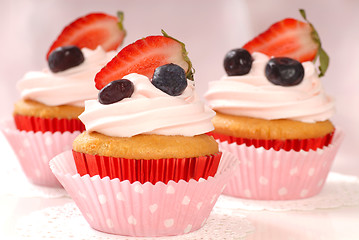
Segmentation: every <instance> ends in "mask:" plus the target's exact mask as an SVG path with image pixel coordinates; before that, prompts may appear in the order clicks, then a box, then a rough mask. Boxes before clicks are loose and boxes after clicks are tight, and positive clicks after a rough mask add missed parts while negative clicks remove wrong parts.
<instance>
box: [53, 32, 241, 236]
mask: <svg viewBox="0 0 359 240" xmlns="http://www.w3.org/2000/svg"><path fill="white" fill-rule="evenodd" d="M134 56H135V57H134ZM149 59H150V60H149ZM128 71H134V72H137V73H131V74H127V75H126V74H125V75H124V73H127V72H128ZM151 72H152V73H151ZM148 75H150V77H148ZM192 77H193V72H192V68H191V64H190V62H189V59H188V57H187V52H186V51H185V48H184V44H183V43H181V42H179V41H178V40H175V39H173V38H171V37H169V36H168V35H166V34H165V36H149V37H146V38H143V39H140V40H138V41H136V42H135V43H133V44H130V45H129V46H127V47H125V48H124V49H122V50H121V51H120V52H119V54H118V55H117V56H116V57H115V58H114V59H112V60H111V61H110V62H109V63H108V64H107V65H106V66H105V67H104V68H103V69H102V70H101V71H100V72H99V73H98V74H97V75H96V78H95V82H96V86H98V87H99V89H101V91H100V92H99V96H98V99H97V100H89V101H86V102H85V111H84V112H83V113H82V114H81V115H80V116H79V118H80V119H81V121H83V123H84V124H85V126H86V131H85V132H84V133H82V134H81V135H79V136H78V137H77V138H76V139H75V141H74V143H73V151H72V152H73V157H71V156H70V155H69V153H65V154H63V155H61V156H58V157H56V158H54V159H53V160H52V161H51V163H50V165H51V168H52V169H53V172H54V173H55V175H56V176H57V177H58V179H59V180H60V181H61V183H62V184H63V185H64V187H65V189H66V190H67V191H68V192H69V194H70V195H71V197H72V198H73V199H74V200H75V202H76V204H77V205H78V207H79V209H80V210H81V212H82V213H83V215H84V217H85V218H86V220H87V221H88V223H89V224H90V225H91V227H93V228H94V229H97V230H100V231H103V232H107V233H112V234H119V235H129V236H146V237H150V236H171V235H179V234H184V233H188V232H192V231H195V230H197V229H199V228H200V227H202V226H203V224H204V223H205V222H206V219H207V218H208V216H209V214H210V212H211V210H212V208H213V206H214V204H215V202H216V200H217V198H218V196H219V195H220V194H221V192H222V191H223V189H224V185H225V184H226V182H227V181H228V180H229V178H230V176H231V175H232V173H233V170H234V169H235V166H236V164H237V161H236V159H235V157H234V156H233V155H231V154H229V153H225V152H223V153H222V152H221V151H219V148H218V144H217V142H216V141H215V140H214V139H213V137H211V136H208V135H207V134H206V133H208V132H210V131H212V130H213V124H212V123H211V119H212V118H213V116H214V114H215V113H214V112H213V111H212V110H211V109H209V108H208V107H206V106H205V105H204V104H203V103H202V102H201V101H199V99H198V97H197V95H196V93H195V89H194V81H193V80H191V79H189V78H192ZM74 163H75V164H74ZM74 165H76V169H77V170H75V166H74ZM75 173H79V174H75Z"/></svg>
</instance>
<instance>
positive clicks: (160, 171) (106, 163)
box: [72, 151, 222, 184]
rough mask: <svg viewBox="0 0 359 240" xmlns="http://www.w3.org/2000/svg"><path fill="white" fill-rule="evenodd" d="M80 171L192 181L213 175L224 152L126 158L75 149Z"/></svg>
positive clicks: (148, 179)
mask: <svg viewBox="0 0 359 240" xmlns="http://www.w3.org/2000/svg"><path fill="white" fill-rule="evenodd" d="M72 153H73V156H74V159H75V164H76V168H77V171H78V173H79V174H80V175H81V176H83V175H86V174H89V175H90V177H92V176H95V175H99V176H100V177H101V178H103V177H106V176H108V177H109V178H110V179H114V178H118V179H119V180H121V181H122V180H129V181H130V183H133V182H136V181H139V182H140V183H145V182H151V183H152V184H155V183H156V182H159V181H161V182H164V183H165V184H166V183H168V181H170V180H172V181H175V182H178V181H179V180H185V181H189V180H190V179H194V180H199V179H200V178H204V179H207V178H208V177H209V176H211V177H213V176H214V175H215V174H216V172H217V168H218V165H219V161H220V159H221V155H222V153H221V152H219V153H217V154H213V155H208V156H201V157H193V158H163V159H152V160H144V159H126V158H116V157H106V156H99V155H90V154H85V153H80V152H76V151H72Z"/></svg>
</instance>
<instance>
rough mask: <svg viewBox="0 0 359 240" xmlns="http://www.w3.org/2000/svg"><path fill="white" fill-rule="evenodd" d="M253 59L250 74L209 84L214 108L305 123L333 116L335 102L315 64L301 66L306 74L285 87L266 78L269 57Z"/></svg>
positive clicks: (231, 113) (260, 56) (241, 114)
mask: <svg viewBox="0 0 359 240" xmlns="http://www.w3.org/2000/svg"><path fill="white" fill-rule="evenodd" d="M252 57H253V59H254V61H253V63H252V68H251V70H250V72H249V73H248V74H246V75H242V76H224V77H222V79H221V80H220V81H213V82H210V83H209V90H208V92H207V93H206V94H205V98H206V100H207V102H208V104H209V106H210V107H211V108H212V109H214V110H215V111H219V112H221V113H224V114H230V115H237V116H247V117H254V118H262V119H267V120H272V119H292V120H297V121H302V122H317V121H324V120H327V119H329V118H330V117H331V116H332V115H333V113H334V103H333V99H332V98H331V97H329V96H327V95H326V94H325V92H324V89H323V87H322V85H321V82H320V80H319V77H318V75H317V73H316V71H315V66H314V64H313V63H312V62H304V63H302V65H303V68H304V72H305V75H304V79H303V81H302V82H301V83H300V84H298V85H296V86H290V87H283V86H278V85H274V84H272V83H271V82H269V81H268V79H267V78H266V76H265V67H266V64H267V62H268V61H269V57H268V56H266V55H264V54H262V53H253V54H252Z"/></svg>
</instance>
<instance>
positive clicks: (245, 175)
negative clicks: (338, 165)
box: [217, 130, 343, 200]
mask: <svg viewBox="0 0 359 240" xmlns="http://www.w3.org/2000/svg"><path fill="white" fill-rule="evenodd" d="M342 140H343V133H342V132H341V131H340V130H337V131H336V133H335V135H334V137H333V139H332V142H331V144H329V145H328V146H324V147H323V148H317V149H316V151H314V150H308V151H305V150H300V151H295V150H289V151H287V150H284V149H280V150H274V149H273V148H270V149H268V150H267V149H265V148H264V147H258V148H257V147H255V146H249V147H248V146H247V145H246V144H241V145H238V144H237V143H235V142H233V143H228V142H227V141H224V142H222V141H219V140H217V141H218V143H219V147H220V149H221V151H229V152H231V153H233V154H234V155H235V156H236V157H237V158H238V160H239V162H240V165H239V167H238V168H237V170H236V171H235V173H234V176H233V177H232V178H231V180H230V181H229V183H228V185H227V187H226V189H225V190H224V192H223V194H225V195H230V196H234V197H239V198H246V199H257V200H294V199H303V198H308V197H311V196H314V195H316V194H318V193H319V192H320V191H321V190H322V188H323V186H324V183H325V181H326V178H327V176H328V173H329V171H330V168H331V166H332V163H333V161H334V158H335V155H336V153H337V151H338V149H339V146H340V144H341V142H342Z"/></svg>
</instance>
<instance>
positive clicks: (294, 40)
mask: <svg viewBox="0 0 359 240" xmlns="http://www.w3.org/2000/svg"><path fill="white" fill-rule="evenodd" d="M302 13H304V12H302ZM304 17H305V14H304ZM317 55H319V58H320V62H321V65H320V67H319V69H320V70H321V73H320V74H319V76H323V75H324V73H325V70H326V69H327V64H328V59H327V57H328V56H327V54H326V53H325V52H324V50H323V49H322V48H321V43H320V41H319V37H318V34H317V33H316V32H315V30H314V28H313V26H312V24H310V23H309V22H302V21H298V20H295V19H284V20H282V21H279V22H277V23H275V24H273V25H272V26H271V27H270V28H269V29H268V30H267V31H265V32H263V33H261V34H260V35H258V36H257V37H256V38H254V39H253V40H251V41H250V42H248V43H247V44H245V45H244V47H243V48H239V49H234V50H231V51H230V52H228V53H227V55H226V56H225V60H224V68H225V70H226V73H227V74H226V75H225V76H224V77H223V78H222V79H221V80H219V81H214V82H211V83H210V84H209V90H208V91H207V92H206V94H205V98H206V100H207V102H208V105H209V106H210V107H211V108H212V109H213V110H215V111H216V116H215V117H214V118H213V121H212V122H213V124H214V127H215V130H214V131H213V132H212V133H210V135H212V136H214V137H215V138H216V139H217V141H218V142H219V144H220V147H221V149H223V150H230V151H231V152H233V153H235V154H236V155H237V157H238V159H239V161H240V162H241V164H240V167H239V168H238V171H237V173H236V174H235V176H234V177H233V178H232V180H231V181H230V183H229V185H228V187H227V188H226V190H225V191H224V193H225V194H228V195H232V196H236V197H241V198H249V199H260V200H290V199H300V198H307V197H311V196H314V195H315V194H318V193H319V192H320V190H321V189H322V187H323V185H324V182H325V179H326V177H327V175H328V172H329V171H330V166H331V164H332V162H333V160H334V157H335V154H336V152H337V150H338V146H339V143H340V142H341V139H342V134H341V133H340V131H338V130H336V129H335V127H334V125H333V123H332V122H331V121H330V118H331V117H332V115H333V113H334V103H333V99H332V98H331V97H330V96H328V95H327V94H326V93H325V91H324V89H323V87H322V84H321V81H320V78H319V76H318V73H317V71H316V67H315V65H314V63H313V62H312V61H313V60H314V59H315V58H316V56H317Z"/></svg>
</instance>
